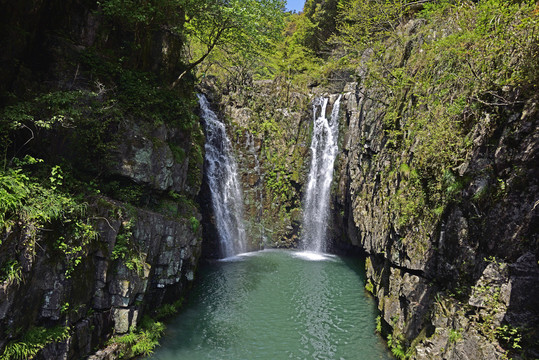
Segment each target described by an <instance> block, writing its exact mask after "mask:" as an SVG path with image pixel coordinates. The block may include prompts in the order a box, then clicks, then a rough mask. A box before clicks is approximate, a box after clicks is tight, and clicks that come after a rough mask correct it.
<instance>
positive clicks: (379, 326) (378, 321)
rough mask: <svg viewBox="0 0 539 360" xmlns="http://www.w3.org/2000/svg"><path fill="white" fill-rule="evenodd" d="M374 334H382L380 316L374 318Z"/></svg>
mask: <svg viewBox="0 0 539 360" xmlns="http://www.w3.org/2000/svg"><path fill="white" fill-rule="evenodd" d="M376 332H377V333H378V334H381V333H382V317H381V316H380V315H378V316H377V317H376Z"/></svg>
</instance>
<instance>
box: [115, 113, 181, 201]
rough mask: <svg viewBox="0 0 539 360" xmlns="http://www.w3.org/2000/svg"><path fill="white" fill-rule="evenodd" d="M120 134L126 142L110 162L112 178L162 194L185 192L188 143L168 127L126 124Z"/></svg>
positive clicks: (123, 142)
mask: <svg viewBox="0 0 539 360" xmlns="http://www.w3.org/2000/svg"><path fill="white" fill-rule="evenodd" d="M148 126H149V124H148ZM121 132H122V134H123V141H122V142H121V143H119V144H118V147H117V149H116V154H115V159H114V160H113V161H111V171H112V173H113V174H118V175H122V176H125V177H127V178H130V179H132V180H133V181H135V182H137V183H139V184H145V185H148V186H150V187H152V188H155V189H158V190H161V191H169V190H173V191H176V192H182V191H184V190H186V188H185V182H186V179H187V170H188V167H189V157H187V156H185V155H186V154H188V153H189V148H190V142H189V141H188V140H189V139H184V138H183V137H184V136H183V135H182V133H181V132H179V131H178V130H174V129H170V128H168V127H167V126H165V125H159V126H157V127H155V128H152V129H143V128H141V126H140V125H138V124H136V123H134V122H132V121H127V122H126V123H124V125H123V128H122V129H121ZM175 152H176V153H175ZM182 157H183V158H182Z"/></svg>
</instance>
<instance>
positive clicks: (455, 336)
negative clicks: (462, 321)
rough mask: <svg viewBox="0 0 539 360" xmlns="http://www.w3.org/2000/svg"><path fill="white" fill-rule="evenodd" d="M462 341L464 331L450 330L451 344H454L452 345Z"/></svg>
mask: <svg viewBox="0 0 539 360" xmlns="http://www.w3.org/2000/svg"><path fill="white" fill-rule="evenodd" d="M460 339H462V329H458V330H455V329H450V330H449V343H452V344H453V343H456V342H457V341H459V340H460Z"/></svg>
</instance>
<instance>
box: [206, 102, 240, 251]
mask: <svg viewBox="0 0 539 360" xmlns="http://www.w3.org/2000/svg"><path fill="white" fill-rule="evenodd" d="M197 96H198V99H199V103H200V109H201V110H202V120H203V123H204V129H205V134H206V144H205V145H204V149H205V151H206V156H205V161H206V174H207V178H208V185H209V188H210V191H211V199H212V208H213V212H214V216H215V222H216V224H215V225H216V226H217V233H218V235H219V243H220V246H221V255H222V256H223V257H225V258H226V257H231V256H234V255H237V254H240V253H244V252H245V251H246V236H245V228H244V225H243V196H242V192H241V187H240V181H239V178H238V171H237V165H236V161H235V160H234V157H233V154H232V145H231V143H230V140H229V139H228V136H227V135H226V129H225V124H223V123H222V122H221V121H220V120H219V118H218V117H217V115H216V114H215V113H214V112H213V111H212V110H211V109H210V105H209V102H208V100H207V99H206V97H205V96H204V95H202V94H198V95H197Z"/></svg>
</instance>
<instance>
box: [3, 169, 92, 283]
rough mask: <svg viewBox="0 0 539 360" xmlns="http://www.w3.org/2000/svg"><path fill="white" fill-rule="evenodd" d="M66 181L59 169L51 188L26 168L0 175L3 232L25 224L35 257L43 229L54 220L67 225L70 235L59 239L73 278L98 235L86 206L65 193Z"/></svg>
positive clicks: (58, 243) (51, 176) (29, 243)
mask: <svg viewBox="0 0 539 360" xmlns="http://www.w3.org/2000/svg"><path fill="white" fill-rule="evenodd" d="M62 178H63V177H62V175H61V169H60V168H59V167H58V166H55V167H53V168H52V170H51V175H50V177H49V181H50V184H51V185H50V187H45V186H43V185H42V184H41V183H40V182H38V180H37V179H33V178H31V177H30V176H29V175H28V174H27V173H25V172H23V170H22V169H13V168H8V169H7V170H6V171H2V172H0V204H1V205H0V230H6V229H8V228H9V227H11V226H13V225H15V224H17V223H22V224H24V229H25V231H26V233H27V234H28V237H27V239H26V241H25V243H24V245H25V246H26V249H27V250H28V251H30V253H31V254H32V253H34V252H35V241H36V239H37V236H38V234H39V233H40V231H41V229H42V228H43V227H44V226H45V225H46V224H50V223H51V222H54V221H61V222H63V223H64V224H65V228H66V230H67V233H66V237H63V236H61V237H60V238H59V240H58V242H57V248H58V249H60V250H61V251H62V252H63V254H64V259H65V261H66V264H67V270H66V276H69V274H70V273H71V272H72V271H73V269H74V268H75V267H76V266H77V265H78V264H79V263H80V261H81V259H82V256H83V255H84V253H85V252H84V251H85V248H86V247H87V245H88V244H89V243H90V242H91V241H92V240H94V239H95V238H96V237H97V233H96V231H95V229H94V228H93V226H92V225H91V224H90V223H89V222H88V219H85V218H84V214H85V210H86V205H85V204H84V203H79V202H78V201H77V200H76V199H75V198H73V197H72V196H70V195H69V194H66V193H64V192H61V189H60V188H61V187H62ZM66 239H67V240H66ZM13 270H14V271H15V270H16V269H15V268H14V269H13ZM15 278H16V277H15Z"/></svg>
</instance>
